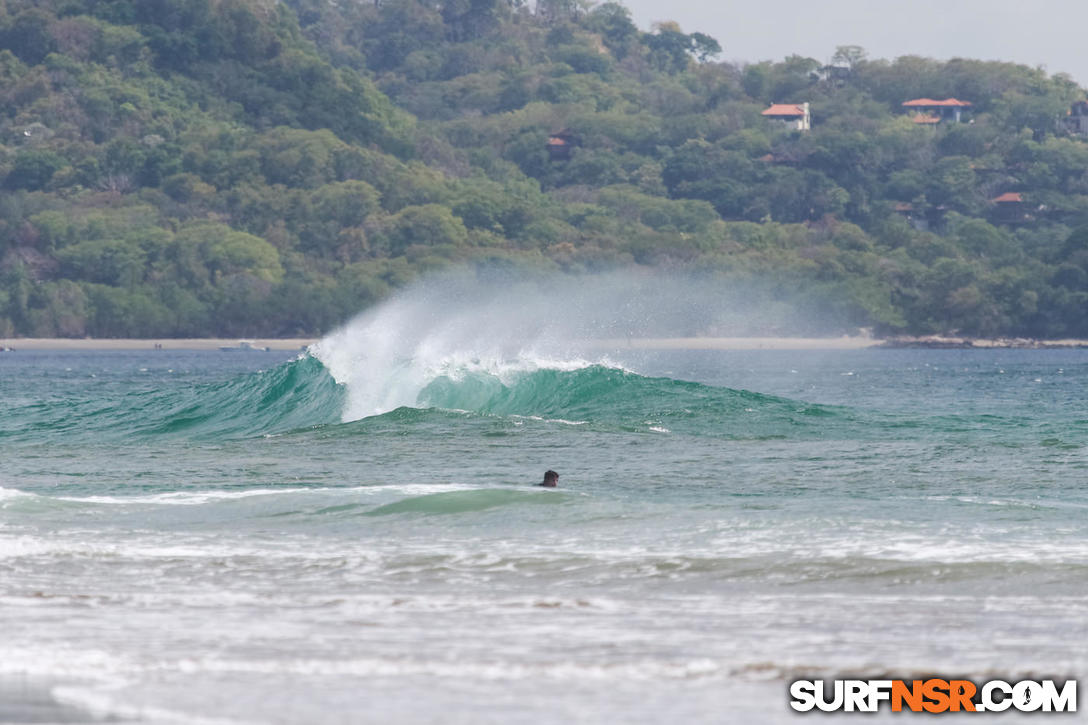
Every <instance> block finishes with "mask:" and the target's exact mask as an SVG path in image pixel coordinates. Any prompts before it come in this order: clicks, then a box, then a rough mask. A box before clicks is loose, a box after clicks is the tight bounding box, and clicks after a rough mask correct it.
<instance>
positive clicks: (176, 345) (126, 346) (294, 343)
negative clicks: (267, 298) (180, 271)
mask: <svg viewBox="0 0 1088 725" xmlns="http://www.w3.org/2000/svg"><path fill="white" fill-rule="evenodd" d="M240 342H242V341H241V340H239V339H238V338H234V339H226V338H216V337H202V338H149V339H135V338H66V337H12V338H3V339H0V350H5V349H9V350H11V351H13V352H18V351H19V350H30V351H49V350H57V351H61V350H65V351H80V350H85V351H92V350H95V351H110V350H152V351H161V350H219V349H220V348H229V349H230V351H238V352H265V349H266V348H267V349H268V350H288V351H291V350H298V351H301V350H303V349H305V348H306V347H307V346H308V345H312V344H313V343H315V342H317V338H303V337H298V338H295V337H292V338H270V337H257V338H249V339H246V340H245V342H247V343H249V344H250V346H251V347H250V348H249V349H247V348H244V347H240V346H239V343H240Z"/></svg>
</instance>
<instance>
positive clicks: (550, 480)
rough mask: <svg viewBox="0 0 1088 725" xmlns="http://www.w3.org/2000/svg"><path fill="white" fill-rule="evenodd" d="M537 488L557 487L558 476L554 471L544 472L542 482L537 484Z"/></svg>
mask: <svg viewBox="0 0 1088 725" xmlns="http://www.w3.org/2000/svg"><path fill="white" fill-rule="evenodd" d="M537 485H538V486H545V487H547V488H555V487H556V486H558V485H559V474H558V473H556V472H555V471H545V472H544V480H543V481H541V482H540V483H538V484H537Z"/></svg>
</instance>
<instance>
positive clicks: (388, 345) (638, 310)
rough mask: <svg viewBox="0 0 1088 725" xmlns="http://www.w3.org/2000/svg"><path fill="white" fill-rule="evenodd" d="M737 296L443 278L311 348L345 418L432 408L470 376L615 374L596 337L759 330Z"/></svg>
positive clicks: (581, 281) (664, 287)
mask: <svg viewBox="0 0 1088 725" xmlns="http://www.w3.org/2000/svg"><path fill="white" fill-rule="evenodd" d="M743 294H747V293H745V292H742V291H737V290H730V289H728V288H724V287H723V286H722V283H721V282H715V281H712V280H695V279H691V278H669V277H664V276H661V275H657V274H638V273H631V272H627V273H615V274H608V275H600V276H593V277H581V278H570V277H556V276H544V277H541V278H538V279H534V280H525V279H520V280H511V279H508V278H507V279H502V278H499V279H496V278H495V275H494V274H492V273H490V272H477V273H469V272H462V273H456V274H447V275H444V276H440V277H434V278H430V279H427V280H423V281H421V282H419V283H417V284H416V285H414V286H412V287H410V288H408V289H406V290H404V291H402V292H401V293H400V294H398V295H397V296H395V297H394V298H392V299H391V300H389V301H388V302H386V303H384V304H382V305H380V306H379V307H377V308H375V309H373V310H370V311H368V312H366V313H364V314H362V315H360V316H359V317H357V318H356V319H354V320H353V321H351V322H350V323H348V324H347V325H345V326H344V327H343V328H341V329H340V330H337V331H336V332H333V333H332V334H330V335H328V336H327V337H325V338H324V339H322V340H321V341H320V342H318V343H317V344H316V345H314V346H313V347H312V348H311V349H310V352H311V353H312V354H313V355H314V356H315V357H317V358H318V359H319V360H320V361H321V362H322V363H323V364H324V365H325V367H326V368H327V369H328V371H329V372H330V373H331V375H332V376H333V378H334V379H335V380H336V382H338V383H340V384H342V385H343V386H345V388H346V391H347V396H346V401H345V407H344V411H343V416H342V418H343V420H344V421H345V422H346V421H352V420H358V419H360V418H364V417H368V416H372V415H377V414H381V413H386V412H389V411H391V410H394V409H396V408H400V407H414V406H421V405H428V404H432V402H433V401H432V400H430V399H429V396H430V395H431V394H432V393H434V392H435V390H436V388H435V386H434V385H433V384H434V383H436V381H438V382H441V383H444V382H450V381H452V382H453V383H455V384H456V383H460V382H462V381H465V380H466V379H471V382H472V384H473V385H475V386H476V388H477V389H479V388H480V381H481V380H483V381H484V382H485V383H486V384H485V385H484V386H483V387H484V388H489V387H494V386H493V384H496V383H497V384H501V385H503V386H510V385H513V384H515V383H517V382H518V381H520V380H524V379H525V377H526V376H530V375H532V374H534V373H540V372H542V371H561V372H568V373H571V372H574V371H581V370H584V369H586V368H589V367H592V366H597V367H603V368H607V369H612V370H617V369H621V368H620V367H619V366H618V365H617V364H616V363H615V362H613V361H611V360H609V359H608V358H606V357H603V356H602V355H601V354H600V352H599V350H597V349H595V348H597V347H599V346H595V345H594V342H595V341H600V340H603V339H611V340H617V339H619V340H623V339H628V338H633V337H643V336H670V337H675V336H694V335H705V334H745V333H751V332H753V331H754V329H757V328H756V327H754V325H755V326H758V329H760V330H762V331H764V332H765V331H766V330H767V327H768V318H767V314H768V308H767V306H765V305H764V306H763V308H762V313H763V316H762V317H761V316H759V315H756V314H754V308H755V307H757V305H755V304H753V303H752V302H751V301H748V302H746V303H745V302H743V301H742V300H741V299H740V297H741V296H742V295H743ZM772 312H773V311H772ZM779 317H781V315H780V316H779ZM439 387H441V386H439ZM454 399H456V396H454V397H450V396H444V397H442V400H454ZM434 404H436V405H438V407H448V405H446V404H444V403H442V402H437V403H434ZM474 409H475V408H474ZM505 412H524V411H519V410H512V411H505ZM531 412H535V411H531Z"/></svg>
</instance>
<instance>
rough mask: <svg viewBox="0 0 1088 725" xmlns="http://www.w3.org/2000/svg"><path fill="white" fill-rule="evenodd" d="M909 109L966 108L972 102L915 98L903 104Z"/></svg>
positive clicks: (953, 99) (952, 99)
mask: <svg viewBox="0 0 1088 725" xmlns="http://www.w3.org/2000/svg"><path fill="white" fill-rule="evenodd" d="M903 105H904V106H906V107H907V108H940V107H942V106H959V107H961V108H966V107H967V106H970V105H971V103H970V101H959V100H956V99H955V98H946V99H944V100H943V101H935V100H933V99H932V98H915V99H914V100H913V101H907V102H906V103H904V104H903Z"/></svg>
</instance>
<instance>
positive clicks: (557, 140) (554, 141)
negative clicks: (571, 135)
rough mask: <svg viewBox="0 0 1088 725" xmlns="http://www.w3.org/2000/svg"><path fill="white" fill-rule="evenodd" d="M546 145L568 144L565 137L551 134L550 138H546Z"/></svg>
mask: <svg viewBox="0 0 1088 725" xmlns="http://www.w3.org/2000/svg"><path fill="white" fill-rule="evenodd" d="M548 145H549V146H568V145H569V144H568V143H567V141H566V140H565V139H562V138H560V137H558V136H552V137H551V138H550V139H548Z"/></svg>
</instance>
